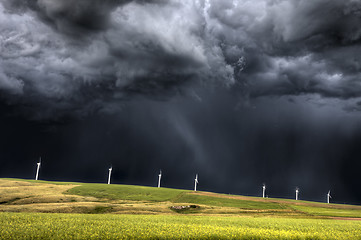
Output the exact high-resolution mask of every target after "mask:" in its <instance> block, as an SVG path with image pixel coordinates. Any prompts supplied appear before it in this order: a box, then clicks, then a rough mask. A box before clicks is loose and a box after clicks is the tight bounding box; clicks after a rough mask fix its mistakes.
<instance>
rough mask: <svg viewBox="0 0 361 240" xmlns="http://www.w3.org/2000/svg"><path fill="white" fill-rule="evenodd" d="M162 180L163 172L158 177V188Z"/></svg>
mask: <svg viewBox="0 0 361 240" xmlns="http://www.w3.org/2000/svg"><path fill="white" fill-rule="evenodd" d="M161 179H162V170H160V171H159V175H158V187H159V188H160V180H161Z"/></svg>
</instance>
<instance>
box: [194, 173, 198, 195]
mask: <svg viewBox="0 0 361 240" xmlns="http://www.w3.org/2000/svg"><path fill="white" fill-rule="evenodd" d="M197 184H198V174H196V178H195V179H194V191H195V192H196V191H197Z"/></svg>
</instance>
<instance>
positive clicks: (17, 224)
mask: <svg viewBox="0 0 361 240" xmlns="http://www.w3.org/2000/svg"><path fill="white" fill-rule="evenodd" d="M177 207H180V209H178V208H177ZM360 220H361V207H360V206H352V205H338V204H325V203H316V202H307V201H294V200H287V199H272V198H269V199H263V198H257V197H246V196H237V195H226V194H217V193H209V192H193V191H190V190H178V189H169V188H154V187H143V186H130V185H117V184H111V185H107V184H92V183H66V182H47V181H33V180H23V179H0V239H361V221H360Z"/></svg>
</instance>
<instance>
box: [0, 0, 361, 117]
mask: <svg viewBox="0 0 361 240" xmlns="http://www.w3.org/2000/svg"><path fill="white" fill-rule="evenodd" d="M1 3H2V5H0V6H1V7H0V20H1V21H0V29H1V52H0V90H1V92H2V95H3V100H4V101H6V102H8V104H15V105H17V104H18V105H20V106H24V103H26V104H25V106H26V109H30V110H29V111H31V108H32V107H31V106H39V105H40V106H43V107H42V108H43V109H46V111H44V112H45V113H47V114H44V117H45V118H46V117H51V116H52V115H53V114H56V115H59V114H60V115H61V114H62V112H63V111H64V112H72V113H78V112H79V113H81V114H84V113H86V112H89V111H90V112H91V111H98V110H104V111H113V110H114V109H116V108H117V107H116V105H117V104H118V103H119V102H121V101H122V100H123V99H128V98H129V97H131V96H133V95H134V94H141V95H148V96H152V97H162V96H172V95H174V94H178V93H182V94H183V93H187V94H190V95H192V94H193V93H194V91H192V90H189V89H191V88H192V86H194V84H202V85H203V86H208V85H212V84H214V83H216V84H217V85H218V84H220V85H221V86H227V87H229V86H231V87H232V86H233V87H235V88H238V91H239V92H240V94H241V95H243V96H244V98H243V99H247V98H249V97H251V98H252V97H259V96H267V95H280V96H282V95H299V94H319V95H322V96H324V97H334V98H343V99H349V98H358V97H361V86H360V84H359V82H358V79H359V76H360V74H359V71H360V68H361V65H360V62H361V59H360V58H361V57H360V54H357V53H358V52H359V51H360V50H361V49H360V45H359V42H360V38H361V27H360V26H361V17H360V15H361V3H360V2H359V1H353V0H348V1H338V0H333V1H326V0H317V1H306V0H293V1H284V0H278V1H276V0H261V1H231V0H222V1H221V0H212V1H211V0H207V1H197V0H187V1H176V0H174V1H166V0H153V1H140V0H138V1H136V0H134V1H131V0H123V1H121V0H118V1H117V0H107V1H100V0H99V1H98V0H93V1H86V0H80V1H76V2H74V1H70V0H66V1H56V0H38V1H30V0H28V1H22V0H21V1H20V0H16V1H10V0H3V1H2V2H1ZM45 102H46V103H45ZM35 112H36V111H35ZM37 112H39V111H37ZM39 117H41V116H39Z"/></svg>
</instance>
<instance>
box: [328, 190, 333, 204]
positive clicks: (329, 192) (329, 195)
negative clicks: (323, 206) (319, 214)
mask: <svg viewBox="0 0 361 240" xmlns="http://www.w3.org/2000/svg"><path fill="white" fill-rule="evenodd" d="M330 198H332V197H331V190H329V191H328V193H327V203H330Z"/></svg>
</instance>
